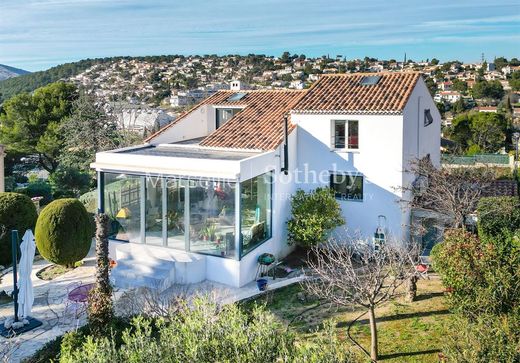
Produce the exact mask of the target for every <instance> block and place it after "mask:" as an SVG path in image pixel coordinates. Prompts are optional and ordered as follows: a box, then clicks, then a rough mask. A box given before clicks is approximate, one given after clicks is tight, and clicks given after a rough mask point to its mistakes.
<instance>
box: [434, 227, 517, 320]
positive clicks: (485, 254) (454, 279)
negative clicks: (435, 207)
mask: <svg viewBox="0 0 520 363" xmlns="http://www.w3.org/2000/svg"><path fill="white" fill-rule="evenodd" d="M432 259H433V267H434V269H435V271H437V272H438V273H439V275H440V276H441V279H442V281H443V283H444V285H445V286H447V287H450V288H451V289H453V292H452V293H451V294H450V295H449V299H448V300H449V302H450V304H451V306H452V308H453V310H455V311H457V312H460V313H462V314H463V315H465V316H470V317H475V316H478V315H482V314H504V313H505V314H507V313H509V312H510V311H511V310H512V309H513V308H514V307H515V306H517V305H519V304H520V290H519V289H518V286H517V285H518V281H519V279H520V268H519V267H520V238H519V237H518V236H513V235H511V234H509V235H507V234H506V235H503V236H497V237H493V238H492V239H486V240H484V241H482V240H480V239H479V238H478V237H477V236H475V235H473V234H471V233H467V232H463V231H461V230H459V229H457V230H449V231H447V232H446V234H445V236H444V241H443V242H442V243H439V244H437V245H436V246H435V247H434V248H433V250H432Z"/></svg>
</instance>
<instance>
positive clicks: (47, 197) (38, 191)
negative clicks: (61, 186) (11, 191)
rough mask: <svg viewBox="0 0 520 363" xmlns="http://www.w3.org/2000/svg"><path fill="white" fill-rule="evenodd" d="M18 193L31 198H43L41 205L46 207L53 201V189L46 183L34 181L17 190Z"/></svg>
mask: <svg viewBox="0 0 520 363" xmlns="http://www.w3.org/2000/svg"><path fill="white" fill-rule="evenodd" d="M16 192H18V193H22V194H25V195H27V196H28V197H30V198H34V197H43V199H42V200H41V202H40V204H42V205H46V204H49V203H50V202H51V201H52V188H51V185H50V184H49V183H47V182H46V181H41V180H37V181H32V182H29V184H28V185H27V186H26V187H23V188H17V189H16Z"/></svg>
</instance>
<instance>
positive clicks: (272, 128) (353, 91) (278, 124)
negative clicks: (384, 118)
mask: <svg viewBox="0 0 520 363" xmlns="http://www.w3.org/2000/svg"><path fill="white" fill-rule="evenodd" d="M420 77H421V74H420V73H416V72H406V73H357V74H335V75H324V76H322V77H321V78H320V80H319V81H317V82H316V83H315V84H314V85H313V86H312V87H311V88H310V89H308V90H300V91H296V90H239V91H227V90H226V91H218V92H217V93H215V94H214V95H212V96H210V97H208V98H207V99H205V100H204V101H202V102H201V103H199V104H198V105H196V106H195V107H193V108H192V109H191V110H189V111H188V112H186V113H185V114H184V115H181V116H180V117H178V118H177V119H176V120H175V121H174V122H172V123H171V124H169V125H167V126H166V127H164V128H163V129H161V130H159V131H158V132H157V133H155V134H154V135H152V136H150V137H149V138H148V139H147V140H146V141H147V142H148V141H151V140H152V139H153V138H154V137H156V136H158V135H159V134H161V133H163V132H164V131H165V130H167V129H169V128H171V127H174V126H175V125H177V124H178V123H179V122H181V121H182V120H184V119H186V117H187V116H188V115H190V114H191V113H193V112H195V111H196V110H198V109H200V108H201V107H202V106H206V105H211V106H214V107H217V108H225V107H230V108H241V111H240V112H238V113H236V114H235V115H234V116H233V117H232V118H231V119H230V120H228V121H227V122H226V123H225V124H223V125H222V126H221V127H219V128H218V129H217V130H215V131H214V132H212V133H211V134H209V135H208V136H207V137H205V138H203V139H202V140H200V143H198V147H212V148H226V149H255V150H274V149H275V148H276V147H277V146H279V145H280V144H281V143H282V141H283V138H284V117H285V116H288V117H289V132H291V131H292V130H293V129H294V127H295V125H294V124H292V123H291V122H290V113H291V112H292V113H360V114H367V113H374V114H400V113H402V111H403V110H404V107H405V106H406V103H407V101H408V99H409V98H410V95H411V93H412V91H413V89H414V87H415V84H416V83H417V81H418V80H419V78H420Z"/></svg>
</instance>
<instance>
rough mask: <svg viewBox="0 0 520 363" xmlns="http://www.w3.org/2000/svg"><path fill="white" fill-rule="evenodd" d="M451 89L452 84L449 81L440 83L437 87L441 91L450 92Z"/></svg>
mask: <svg viewBox="0 0 520 363" xmlns="http://www.w3.org/2000/svg"><path fill="white" fill-rule="evenodd" d="M452 87H453V82H451V81H446V82H441V84H440V85H439V88H440V89H441V90H443V91H451V88H452Z"/></svg>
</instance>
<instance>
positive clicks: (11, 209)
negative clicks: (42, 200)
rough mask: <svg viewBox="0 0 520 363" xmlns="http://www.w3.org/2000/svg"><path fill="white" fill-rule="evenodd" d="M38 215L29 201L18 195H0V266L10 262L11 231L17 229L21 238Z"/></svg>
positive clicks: (30, 227) (24, 196) (33, 223)
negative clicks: (0, 228)
mask: <svg viewBox="0 0 520 363" xmlns="http://www.w3.org/2000/svg"><path fill="white" fill-rule="evenodd" d="M37 218H38V213H37V212H36V207H35V205H34V203H33V202H32V201H31V199H30V198H29V197H28V196H26V195H23V194H19V193H10V192H9V193H0V226H1V227H2V228H3V230H2V231H1V232H2V233H1V234H0V264H1V265H8V264H10V263H11V262H12V258H11V254H12V249H11V230H13V229H17V230H18V236H19V237H20V238H22V237H23V235H24V233H25V231H26V230H27V229H33V228H34V225H35V224H36V219H37Z"/></svg>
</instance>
